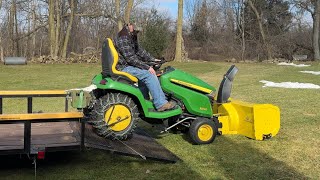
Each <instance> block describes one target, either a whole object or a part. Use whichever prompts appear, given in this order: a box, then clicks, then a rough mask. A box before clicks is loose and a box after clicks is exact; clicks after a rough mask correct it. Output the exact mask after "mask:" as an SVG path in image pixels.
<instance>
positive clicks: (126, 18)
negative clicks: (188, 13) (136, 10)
mask: <svg viewBox="0 0 320 180" xmlns="http://www.w3.org/2000/svg"><path fill="white" fill-rule="evenodd" d="M132 7H133V0H128V4H127V7H126V13H125V16H124V21H125V23H126V24H128V23H129V20H130V14H131V10H132Z"/></svg>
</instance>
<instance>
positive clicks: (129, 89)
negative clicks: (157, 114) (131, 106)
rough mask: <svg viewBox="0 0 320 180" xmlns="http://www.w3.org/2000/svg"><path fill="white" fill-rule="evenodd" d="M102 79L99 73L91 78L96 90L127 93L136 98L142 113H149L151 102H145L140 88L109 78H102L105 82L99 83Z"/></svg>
mask: <svg viewBox="0 0 320 180" xmlns="http://www.w3.org/2000/svg"><path fill="white" fill-rule="evenodd" d="M102 79H103V78H102V76H101V75H97V76H95V77H94V78H93V80H92V83H93V84H94V85H96V86H97V90H98V91H102V92H103V94H106V93H108V92H111V91H112V92H122V93H124V94H127V95H129V96H130V97H132V98H133V99H134V100H136V103H139V104H137V105H138V106H141V108H142V110H143V112H144V114H148V113H149V112H148V108H149V107H150V106H151V107H152V106H153V105H152V103H151V102H147V101H146V100H145V99H144V97H143V95H142V93H141V91H140V89H139V88H137V87H136V86H135V85H133V84H126V83H122V82H118V81H114V80H112V79H111V78H104V80H106V82H105V83H103V84H101V80H102Z"/></svg>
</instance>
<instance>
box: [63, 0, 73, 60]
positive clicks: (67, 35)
mask: <svg viewBox="0 0 320 180" xmlns="http://www.w3.org/2000/svg"><path fill="white" fill-rule="evenodd" d="M69 5H70V11H71V13H70V18H69V22H68V23H69V24H68V28H67V32H66V36H65V38H64V43H63V49H62V56H61V57H62V58H66V57H67V47H68V43H69V39H70V32H71V28H72V25H73V19H74V14H75V12H74V11H75V6H76V2H75V0H69Z"/></svg>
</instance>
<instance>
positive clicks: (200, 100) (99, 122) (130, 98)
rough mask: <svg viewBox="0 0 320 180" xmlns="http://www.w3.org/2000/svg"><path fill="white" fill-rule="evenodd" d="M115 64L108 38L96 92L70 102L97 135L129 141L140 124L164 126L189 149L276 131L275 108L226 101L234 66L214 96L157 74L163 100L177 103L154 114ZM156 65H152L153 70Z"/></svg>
mask: <svg viewBox="0 0 320 180" xmlns="http://www.w3.org/2000/svg"><path fill="white" fill-rule="evenodd" d="M118 59H119V56H118V53H117V51H116V49H115V47H114V45H113V42H112V40H111V39H109V38H108V39H107V40H106V41H105V42H104V43H103V47H102V73H101V74H97V75H96V76H95V77H94V78H93V79H92V84H94V85H96V87H97V89H95V90H93V91H92V92H91V93H90V94H89V95H88V94H87V95H85V96H83V95H82V97H81V98H80V99H81V103H74V104H75V105H74V106H75V107H77V108H84V114H85V116H87V118H88V122H89V123H91V124H92V125H93V127H94V128H95V131H96V132H97V133H98V134H99V135H100V136H103V137H105V138H110V139H118V140H125V139H127V138H130V137H131V135H132V133H133V132H134V130H135V128H136V127H137V122H138V121H139V120H144V121H146V122H148V123H151V124H159V123H163V122H165V121H168V122H167V123H165V124H167V126H166V127H165V129H164V130H163V132H168V131H174V132H175V131H180V132H184V133H188V134H189V136H190V139H191V141H192V143H193V144H208V143H211V142H212V141H214V139H215V137H216V135H225V134H241V135H243V136H246V137H248V138H251V139H256V140H264V139H269V138H271V137H273V136H275V135H276V134H277V133H278V131H279V129H280V110H279V108H278V107H277V106H274V105H271V104H251V103H245V102H241V101H236V100H231V99H230V94H231V89H232V82H233V80H234V77H235V75H236V73H237V72H238V69H237V67H236V66H234V65H232V66H231V67H230V69H229V70H228V71H227V73H226V74H225V75H224V78H223V80H222V82H221V84H220V87H219V89H218V93H217V94H218V95H217V96H216V89H215V88H214V87H213V86H211V85H209V84H207V83H205V82H204V81H202V80H200V79H198V78H196V77H194V76H192V75H190V74H188V73H186V72H183V71H181V70H179V69H176V68H173V67H170V66H169V67H165V68H164V69H158V70H157V72H159V75H158V77H159V81H160V84H161V87H162V89H163V91H164V92H165V94H166V96H167V98H168V100H171V101H175V102H176V103H177V105H176V107H175V108H174V109H171V110H167V111H164V112H158V111H156V109H155V108H154V106H153V103H152V101H150V100H146V99H145V98H144V96H143V94H142V92H141V91H140V89H139V88H138V87H137V82H138V79H137V78H136V77H134V76H132V75H130V74H128V73H125V72H121V71H118V70H117V69H116V65H117V63H118ZM161 64H162V63H159V64H156V65H155V66H156V68H160V66H161ZM77 98H78V99H79V97H77ZM73 101H75V98H74V100H73ZM83 101H85V102H86V103H82V102H83ZM76 104H80V105H78V106H77V105H76Z"/></svg>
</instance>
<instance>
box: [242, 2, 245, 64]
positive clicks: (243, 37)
mask: <svg viewBox="0 0 320 180" xmlns="http://www.w3.org/2000/svg"><path fill="white" fill-rule="evenodd" d="M241 3H242V7H241V13H242V15H241V19H242V20H241V22H242V23H241V29H242V32H241V40H242V48H241V50H242V52H241V60H242V61H244V55H245V52H246V39H245V19H244V13H245V12H244V7H245V6H244V4H245V0H242V2H241Z"/></svg>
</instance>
